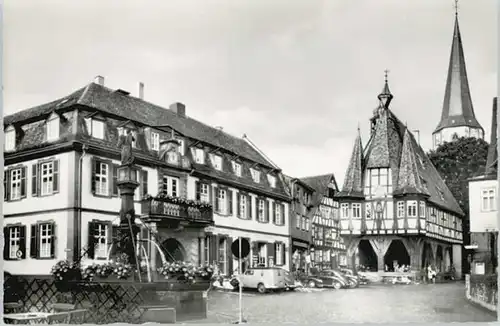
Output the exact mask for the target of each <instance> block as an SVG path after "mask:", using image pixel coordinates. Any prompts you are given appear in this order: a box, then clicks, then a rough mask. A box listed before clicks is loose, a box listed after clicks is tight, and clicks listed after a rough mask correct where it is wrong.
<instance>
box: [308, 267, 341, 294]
mask: <svg viewBox="0 0 500 326" xmlns="http://www.w3.org/2000/svg"><path fill="white" fill-rule="evenodd" d="M319 281H321V282H319ZM306 284H308V286H310V287H312V285H314V287H333V288H334V289H341V288H347V287H349V286H350V283H349V280H347V279H346V278H345V277H344V276H343V275H342V274H341V273H340V272H338V271H335V270H322V271H317V270H316V269H315V268H311V275H310V276H308V277H307V281H306ZM318 285H320V286H318Z"/></svg>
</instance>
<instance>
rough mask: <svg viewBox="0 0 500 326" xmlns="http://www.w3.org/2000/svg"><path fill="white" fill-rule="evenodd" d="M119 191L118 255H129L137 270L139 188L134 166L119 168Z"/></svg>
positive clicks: (136, 171)
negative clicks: (136, 190) (137, 202)
mask: <svg viewBox="0 0 500 326" xmlns="http://www.w3.org/2000/svg"><path fill="white" fill-rule="evenodd" d="M117 184H118V189H119V190H120V197H121V209H120V226H119V232H118V246H117V251H116V253H117V255H118V256H119V255H120V254H123V253H125V254H127V255H128V258H129V263H130V264H131V265H132V270H136V269H137V267H138V266H137V263H138V262H137V256H136V251H135V248H134V245H137V243H136V239H137V234H138V233H139V231H140V227H139V226H138V225H136V224H135V208H134V193H135V189H136V188H137V187H138V186H139V182H138V169H137V168H136V167H135V166H134V165H122V166H120V167H119V168H118V182H117Z"/></svg>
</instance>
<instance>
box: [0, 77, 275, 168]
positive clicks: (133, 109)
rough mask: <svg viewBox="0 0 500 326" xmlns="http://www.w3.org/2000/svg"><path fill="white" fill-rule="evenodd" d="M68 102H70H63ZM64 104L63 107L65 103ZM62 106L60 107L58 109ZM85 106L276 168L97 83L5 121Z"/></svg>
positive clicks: (198, 125) (235, 142) (244, 145)
mask: <svg viewBox="0 0 500 326" xmlns="http://www.w3.org/2000/svg"><path fill="white" fill-rule="evenodd" d="M64 100H67V101H65V102H64V103H63V101H64ZM61 103H62V104H61ZM58 104H60V105H59V106H58ZM75 104H78V105H83V106H87V107H90V108H94V109H96V110H99V111H102V112H106V113H108V114H112V115H115V116H118V117H122V118H125V119H128V120H132V121H135V122H138V123H140V124H143V125H148V126H161V125H169V126H171V127H172V128H174V129H175V130H176V131H177V132H179V133H180V134H182V135H184V136H186V137H189V138H192V139H195V140H199V141H202V142H205V143H207V144H210V145H212V146H214V147H216V148H222V149H225V150H227V151H229V152H232V153H234V154H236V155H238V156H240V157H242V158H246V159H248V160H251V161H253V162H255V163H258V164H261V165H263V166H265V167H268V168H271V169H272V168H274V165H273V164H272V163H271V162H268V160H266V159H265V158H264V157H263V156H262V155H261V154H260V153H259V152H258V151H257V150H256V149H254V148H253V147H252V146H251V145H250V144H249V143H248V142H247V141H245V140H244V139H242V138H238V137H235V136H232V135H230V134H228V133H226V132H223V131H221V130H219V129H217V128H214V127H211V126H208V125H206V124H204V123H202V122H200V121H198V120H195V119H193V118H190V117H186V116H184V117H183V116H180V115H178V114H177V113H175V112H174V111H172V110H169V109H166V108H163V107H161V106H158V105H155V104H152V103H149V102H146V101H144V100H141V99H139V98H136V97H132V96H129V95H126V94H123V93H121V92H117V91H115V90H112V89H109V88H107V87H104V86H101V85H99V84H96V83H90V84H88V85H87V86H86V87H83V88H81V89H79V90H77V91H75V92H73V93H72V94H70V95H68V96H66V97H63V98H61V99H58V100H56V101H52V102H50V103H46V104H43V105H39V106H36V107H33V108H30V109H26V110H22V111H19V112H16V113H14V114H12V115H9V116H6V117H5V118H4V125H9V124H15V123H18V122H19V123H21V122H23V121H26V120H28V119H34V118H41V117H42V116H44V115H48V114H50V113H51V112H52V111H53V110H54V109H57V108H60V107H62V106H64V107H68V106H71V105H75Z"/></svg>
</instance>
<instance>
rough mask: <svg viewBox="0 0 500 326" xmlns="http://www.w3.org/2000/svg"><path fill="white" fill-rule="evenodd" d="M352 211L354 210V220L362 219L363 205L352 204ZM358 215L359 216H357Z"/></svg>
mask: <svg viewBox="0 0 500 326" xmlns="http://www.w3.org/2000/svg"><path fill="white" fill-rule="evenodd" d="M351 209H352V218H353V219H354V218H355V219H360V218H361V213H362V212H361V204H360V203H352V204H351ZM355 213H357V214H355Z"/></svg>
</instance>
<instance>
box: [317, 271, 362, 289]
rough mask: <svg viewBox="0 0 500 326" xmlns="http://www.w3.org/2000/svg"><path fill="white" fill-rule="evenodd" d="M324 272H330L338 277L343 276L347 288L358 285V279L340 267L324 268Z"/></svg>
mask: <svg viewBox="0 0 500 326" xmlns="http://www.w3.org/2000/svg"><path fill="white" fill-rule="evenodd" d="M323 272H324V273H330V274H332V275H335V276H337V277H339V278H344V280H345V282H346V283H347V286H346V287H348V288H351V289H352V288H356V287H358V286H359V281H358V278H357V277H356V276H354V275H349V274H347V273H344V272H342V271H341V270H340V269H326V270H323Z"/></svg>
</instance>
